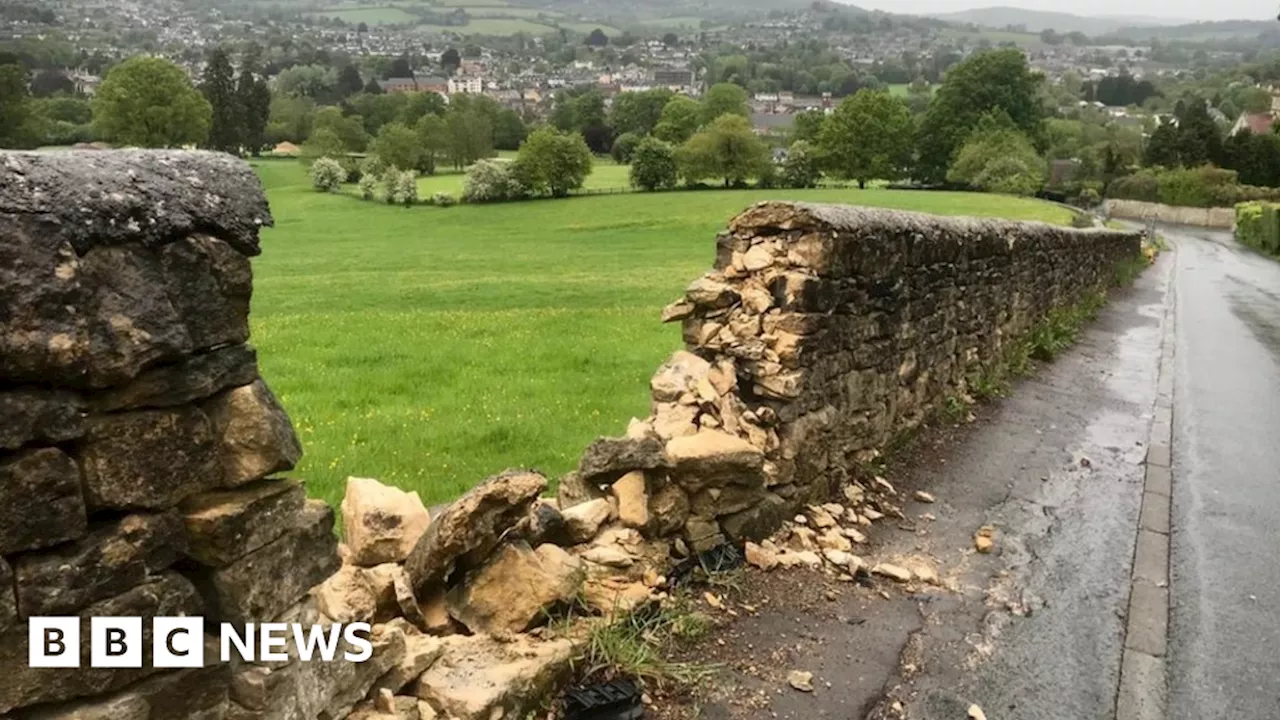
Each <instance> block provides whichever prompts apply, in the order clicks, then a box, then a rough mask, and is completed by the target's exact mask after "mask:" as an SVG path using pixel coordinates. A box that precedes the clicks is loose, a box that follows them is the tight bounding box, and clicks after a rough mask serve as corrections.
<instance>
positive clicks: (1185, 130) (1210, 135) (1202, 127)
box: [1178, 99, 1222, 167]
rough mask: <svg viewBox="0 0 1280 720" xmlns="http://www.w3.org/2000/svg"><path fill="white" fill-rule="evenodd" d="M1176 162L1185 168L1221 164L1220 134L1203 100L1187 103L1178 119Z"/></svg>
mask: <svg viewBox="0 0 1280 720" xmlns="http://www.w3.org/2000/svg"><path fill="white" fill-rule="evenodd" d="M1178 160H1179V161H1180V162H1181V163H1182V164H1183V165H1185V166H1187V167H1196V166H1197V165H1203V164H1205V163H1214V164H1216V165H1220V164H1222V134H1221V131H1220V130H1219V129H1218V125H1217V123H1215V122H1214V121H1213V118H1212V117H1210V116H1209V107H1208V104H1207V103H1206V102H1205V101H1203V100H1200V99H1196V100H1193V101H1192V102H1188V103H1187V107H1186V111H1185V112H1183V113H1182V115H1181V117H1179V118H1178Z"/></svg>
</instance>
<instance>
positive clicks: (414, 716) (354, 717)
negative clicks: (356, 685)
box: [346, 695, 435, 720]
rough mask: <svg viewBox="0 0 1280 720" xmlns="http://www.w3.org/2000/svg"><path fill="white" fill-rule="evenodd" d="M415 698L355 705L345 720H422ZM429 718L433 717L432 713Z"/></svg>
mask: <svg viewBox="0 0 1280 720" xmlns="http://www.w3.org/2000/svg"><path fill="white" fill-rule="evenodd" d="M423 704H424V703H423V702H422V701H421V700H419V699H418V698H415V697H407V696H403V695H400V696H390V697H386V699H385V701H380V702H373V701H366V702H362V703H359V704H357V705H356V706H355V707H354V708H352V710H351V714H350V715H347V717H346V720H423V716H422V713H421V706H422V705H423ZM430 717H435V715H434V713H433V714H432V715H431V716H430Z"/></svg>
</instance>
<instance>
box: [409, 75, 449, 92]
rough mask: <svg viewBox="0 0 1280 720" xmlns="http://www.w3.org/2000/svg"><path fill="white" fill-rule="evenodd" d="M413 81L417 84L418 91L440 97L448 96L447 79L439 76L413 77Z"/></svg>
mask: <svg viewBox="0 0 1280 720" xmlns="http://www.w3.org/2000/svg"><path fill="white" fill-rule="evenodd" d="M413 79H414V81H416V82H417V83H418V89H419V90H422V91H424V92H433V93H439V94H440V95H447V94H449V78H446V77H440V76H439V75H415V76H414V78H413Z"/></svg>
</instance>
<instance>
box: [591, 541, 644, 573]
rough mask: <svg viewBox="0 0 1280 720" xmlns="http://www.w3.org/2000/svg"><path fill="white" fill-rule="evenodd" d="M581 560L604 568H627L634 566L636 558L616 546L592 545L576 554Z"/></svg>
mask: <svg viewBox="0 0 1280 720" xmlns="http://www.w3.org/2000/svg"><path fill="white" fill-rule="evenodd" d="M578 556H579V557H581V558H582V559H583V560H586V561H587V562H592V563H595V564H596V565H603V566H605V567H615V568H627V567H631V566H632V565H634V564H635V562H636V558H635V556H633V555H632V554H631V553H629V552H627V551H626V550H624V549H623V548H621V547H619V546H617V545H593V546H591V547H589V548H586V549H585V550H583V551H582V552H580V553H579V554H578Z"/></svg>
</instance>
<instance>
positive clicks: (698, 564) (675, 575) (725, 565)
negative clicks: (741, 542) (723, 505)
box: [667, 543, 747, 586]
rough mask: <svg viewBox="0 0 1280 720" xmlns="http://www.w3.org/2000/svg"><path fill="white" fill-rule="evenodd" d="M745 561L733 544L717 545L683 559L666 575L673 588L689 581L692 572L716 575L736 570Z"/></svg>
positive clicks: (739, 550) (744, 557)
mask: <svg viewBox="0 0 1280 720" xmlns="http://www.w3.org/2000/svg"><path fill="white" fill-rule="evenodd" d="M746 561H747V558H746V556H745V555H743V554H742V550H741V549H740V548H738V546H737V545H734V544H733V543H724V544H721V545H717V546H715V547H713V548H711V549H710V550H705V551H703V552H700V553H698V554H697V555H694V556H692V557H688V558H685V559H684V560H682V561H680V563H679V564H677V565H676V566H675V567H673V568H671V572H669V573H667V577H668V578H670V581H671V584H672V585H673V586H678V585H682V584H684V583H685V582H687V581H688V580H689V577H690V576H691V575H692V574H693V571H694V570H696V569H698V568H702V570H703V571H704V572H708V573H717V572H727V571H729V570H736V569H738V568H740V567H742V565H743V563H745V562H746Z"/></svg>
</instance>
